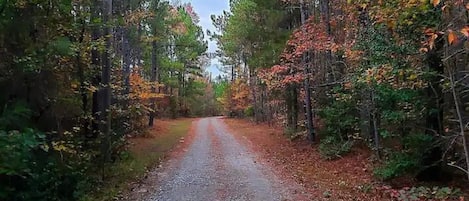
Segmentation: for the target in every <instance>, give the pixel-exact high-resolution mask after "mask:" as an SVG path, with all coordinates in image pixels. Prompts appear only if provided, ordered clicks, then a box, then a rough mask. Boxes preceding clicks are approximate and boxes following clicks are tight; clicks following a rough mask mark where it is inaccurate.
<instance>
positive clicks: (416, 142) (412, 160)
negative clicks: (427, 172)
mask: <svg viewBox="0 0 469 201" xmlns="http://www.w3.org/2000/svg"><path fill="white" fill-rule="evenodd" d="M431 142H432V137H431V136H429V135H426V134H413V135H408V136H406V137H404V138H403V140H402V143H403V148H404V149H403V150H400V151H393V152H392V153H391V155H390V156H389V159H388V160H387V161H386V162H385V163H384V165H383V166H381V167H378V168H376V169H375V171H374V173H375V175H376V176H377V177H378V178H380V179H383V180H387V179H391V178H394V177H398V176H401V175H403V174H405V173H412V172H416V171H417V170H419V169H420V168H421V167H422V166H423V164H422V162H423V159H424V158H425V157H424V156H425V154H426V153H427V152H428V150H430V149H431V148H432V147H431V146H428V145H429V144H431Z"/></svg>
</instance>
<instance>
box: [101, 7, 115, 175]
mask: <svg viewBox="0 0 469 201" xmlns="http://www.w3.org/2000/svg"><path fill="white" fill-rule="evenodd" d="M103 3H104V6H103V8H104V12H103V15H104V25H105V28H104V36H105V38H106V39H105V40H106V45H105V51H104V54H103V63H102V65H103V68H102V74H101V86H102V93H101V95H102V97H101V101H102V103H103V104H102V105H103V107H102V108H101V111H100V112H101V121H102V124H101V132H102V133H103V139H102V142H101V143H102V144H101V146H102V154H103V156H102V157H103V158H102V162H103V167H104V163H106V162H108V161H110V158H111V116H110V109H111V108H110V107H111V86H110V81H111V54H110V51H111V40H112V39H111V38H110V37H108V36H109V35H110V34H111V30H112V29H111V27H110V25H109V22H110V21H111V18H112V0H106V1H104V2H103Z"/></svg>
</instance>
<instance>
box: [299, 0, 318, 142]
mask: <svg viewBox="0 0 469 201" xmlns="http://www.w3.org/2000/svg"><path fill="white" fill-rule="evenodd" d="M300 13H301V24H302V25H304V24H305V23H306V9H305V8H304V4H303V0H300ZM308 60H309V58H308V56H307V55H306V54H304V55H303V59H302V62H301V63H302V65H303V68H304V74H305V76H306V78H305V81H304V90H305V93H306V94H305V110H306V111H305V112H306V126H307V132H308V140H309V141H311V142H314V140H315V133H314V126H313V108H312V105H311V87H310V83H309V61H308Z"/></svg>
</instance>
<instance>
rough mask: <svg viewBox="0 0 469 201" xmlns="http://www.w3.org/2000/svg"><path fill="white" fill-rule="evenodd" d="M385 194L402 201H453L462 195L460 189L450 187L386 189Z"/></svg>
mask: <svg viewBox="0 0 469 201" xmlns="http://www.w3.org/2000/svg"><path fill="white" fill-rule="evenodd" d="M384 192H385V193H386V194H388V195H389V197H390V198H391V199H397V200H402V201H419V200H453V199H459V198H460V195H461V194H462V192H461V190H460V189H458V188H449V187H433V188H431V187H425V186H420V187H412V188H409V187H405V188H402V189H398V190H396V189H392V188H390V187H387V186H386V187H384Z"/></svg>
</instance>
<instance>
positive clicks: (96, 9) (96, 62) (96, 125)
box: [91, 0, 101, 138]
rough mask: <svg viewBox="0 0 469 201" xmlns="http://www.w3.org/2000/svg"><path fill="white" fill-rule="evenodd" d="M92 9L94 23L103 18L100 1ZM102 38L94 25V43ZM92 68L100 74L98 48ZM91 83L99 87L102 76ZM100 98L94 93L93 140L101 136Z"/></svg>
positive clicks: (92, 60) (95, 0)
mask: <svg viewBox="0 0 469 201" xmlns="http://www.w3.org/2000/svg"><path fill="white" fill-rule="evenodd" d="M91 9H92V12H91V18H92V21H93V22H94V21H96V20H95V19H98V18H101V16H100V13H101V5H100V3H99V1H98V0H94V1H93V4H92V8H91ZM100 37H101V32H100V27H99V26H98V25H97V24H93V28H92V33H91V39H92V41H98V40H99V38H100ZM91 66H92V68H93V71H95V72H98V70H99V69H100V66H101V57H100V53H99V51H98V48H96V47H94V48H93V49H91ZM91 83H92V85H93V86H94V87H99V84H100V83H101V76H100V75H99V74H95V75H94V76H93V78H92V79H91ZM99 97H100V90H95V91H93V96H92V108H91V113H92V116H93V120H92V123H91V132H92V137H93V138H97V137H98V135H99V121H100V116H99V111H100V108H101V104H100V103H99Z"/></svg>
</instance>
